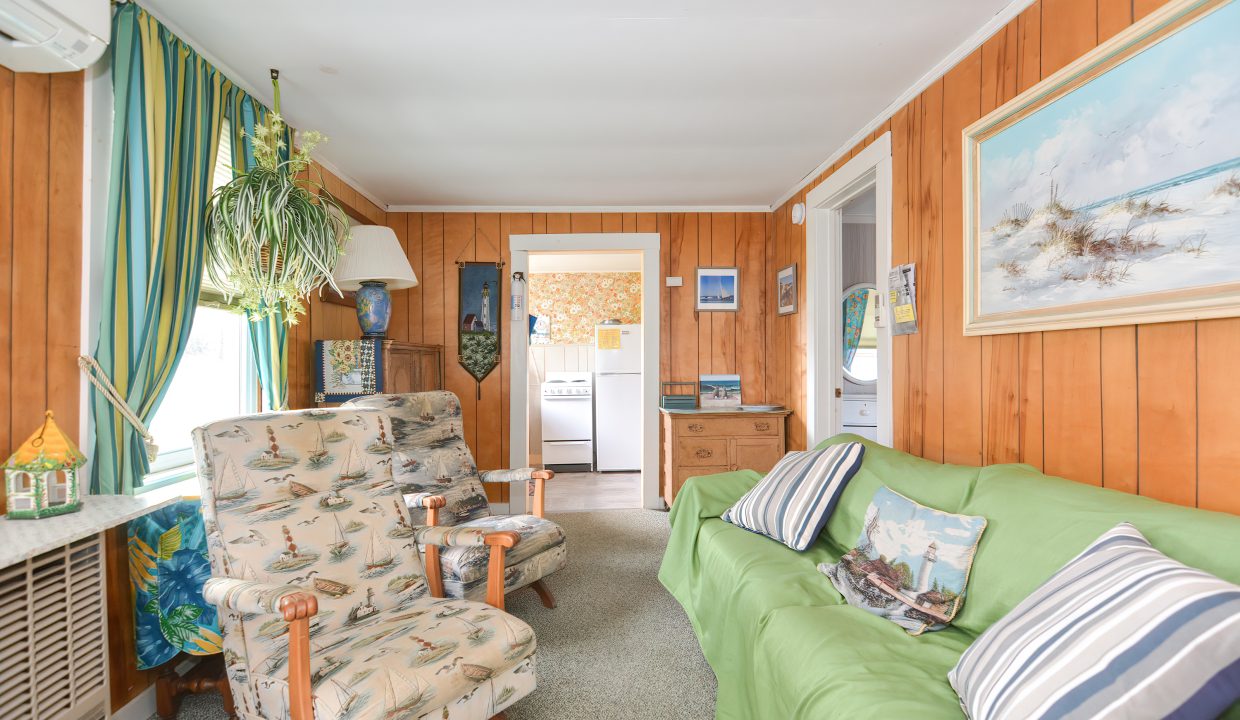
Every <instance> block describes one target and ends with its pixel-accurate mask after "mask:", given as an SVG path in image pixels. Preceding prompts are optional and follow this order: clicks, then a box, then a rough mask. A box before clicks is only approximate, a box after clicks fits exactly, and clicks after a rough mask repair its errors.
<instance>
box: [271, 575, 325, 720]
mask: <svg viewBox="0 0 1240 720" xmlns="http://www.w3.org/2000/svg"><path fill="white" fill-rule="evenodd" d="M318 611H319V600H318V598H316V597H315V596H314V595H312V594H311V593H306V592H302V593H294V594H292V595H285V596H284V597H283V598H281V599H280V612H281V613H283V615H284V620H285V622H287V623H288V712H289V720H314V702H313V698H312V697H311V696H310V618H311V617H313V616H314V615H315V614H317V613H318Z"/></svg>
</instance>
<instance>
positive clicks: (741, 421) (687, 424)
mask: <svg viewBox="0 0 1240 720" xmlns="http://www.w3.org/2000/svg"><path fill="white" fill-rule="evenodd" d="M783 421H784V418H783V416H780V415H774V416H771V415H765V416H758V417H754V418H743V417H721V418H706V417H702V416H698V417H693V418H678V419H677V423H676V429H677V431H678V432H679V433H680V436H681V437H685V436H701V437H738V436H739V437H750V436H754V435H760V436H768V437H778V436H779V429H780V428H779V426H780V423H782V422H783Z"/></svg>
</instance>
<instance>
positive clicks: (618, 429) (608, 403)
mask: <svg viewBox="0 0 1240 720" xmlns="http://www.w3.org/2000/svg"><path fill="white" fill-rule="evenodd" d="M641 390H642V376H641V375H634V374H625V375H597V376H596V377H595V379H594V425H595V433H594V452H595V455H596V460H597V463H596V464H597V467H598V469H599V471H601V472H606V471H614V470H638V469H640V468H641V461H642V435H641V431H642V400H641Z"/></svg>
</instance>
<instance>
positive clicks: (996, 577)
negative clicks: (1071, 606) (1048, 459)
mask: <svg viewBox="0 0 1240 720" xmlns="http://www.w3.org/2000/svg"><path fill="white" fill-rule="evenodd" d="M963 512H965V513H968V514H970V515H982V516H983V517H985V518H986V520H987V523H988V524H987V526H986V533H985V534H984V535H983V536H982V542H981V545H980V546H979V547H978V551H977V556H976V558H975V559H974V561H973V574H972V577H970V578H969V590H968V595H967V596H966V597H965V603H964V609H963V610H962V611H961V613H960V614H959V615H958V616H957V617H956V621H955V624H956V626H957V627H960V628H963V629H965V630H967V631H970V632H972V633H973V634H974V635H976V634H979V633H981V631H982V630H985V629H986V628H987V627H990V625H991V624H993V623H994V622H995V621H996V620H998V619H999V618H1001V617H1003V616H1004V615H1006V614H1007V613H1008V611H1010V610H1011V609H1012V608H1013V607H1015V606H1016V604H1017V603H1019V602H1020V601H1021V600H1022V599H1024V598H1025V597H1026V596H1028V595H1029V594H1030V593H1032V592H1033V591H1034V589H1036V588H1037V587H1038V586H1039V585H1041V584H1042V583H1043V582H1045V581H1046V579H1047V578H1049V577H1050V576H1051V575H1053V574H1054V573H1055V572H1056V571H1057V570H1059V569H1060V568H1061V567H1063V566H1064V565H1065V564H1067V562H1068V561H1069V560H1071V559H1072V558H1074V557H1076V556H1077V555H1078V554H1079V553H1080V552H1081V551H1082V550H1084V549H1085V548H1086V547H1087V546H1088V545H1089V544H1090V543H1092V542H1093V541H1094V540H1097V539H1098V537H1099V536H1100V535H1102V534H1103V533H1104V532H1106V531H1108V530H1110V529H1111V528H1113V527H1115V526H1116V525H1117V524H1119V523H1120V522H1130V523H1132V524H1133V525H1135V526H1136V528H1137V529H1138V530H1140V531H1141V533H1142V534H1143V535H1145V537H1146V538H1148V539H1149V541H1150V544H1151V545H1153V546H1154V547H1155V548H1157V549H1158V550H1159V551H1161V552H1162V553H1164V554H1166V555H1168V556H1170V557H1172V558H1175V559H1176V560H1179V561H1180V562H1182V563H1184V564H1185V565H1188V566H1190V567H1195V568H1200V569H1201V570H1205V571H1206V572H1208V573H1212V574H1214V575H1217V576H1218V577H1220V578H1223V579H1224V580H1227V581H1228V582H1232V583H1237V584H1240V560H1237V557H1236V553H1235V550H1234V549H1235V548H1240V517H1236V516H1235V515H1228V514H1224V513H1216V512H1207V511H1205V510H1197V509H1194V508H1186V507H1181V506H1179V505H1170V504H1167V503H1161V502H1157V501H1155V500H1151V499H1149V498H1143V497H1139V496H1136V495H1130V494H1128V493H1122V492H1118V491H1115V490H1106V489H1103V488H1099V487H1094V486H1091V485H1084V484H1082V483H1077V482H1072V481H1070V480H1064V479H1061V478H1057V477H1051V476H1048V475H1043V474H1042V473H1040V472H1038V471H1037V470H1036V469H1035V468H1032V467H1030V466H1028V465H991V466H989V467H987V468H984V469H983V470H982V472H981V476H980V477H979V478H978V481H977V483H976V485H975V487H974V489H973V492H972V494H971V496H970V497H969V499H968V501H967V502H966V503H965V505H964V509H963ZM1229 548H1230V550H1229Z"/></svg>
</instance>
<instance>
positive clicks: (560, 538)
mask: <svg viewBox="0 0 1240 720" xmlns="http://www.w3.org/2000/svg"><path fill="white" fill-rule="evenodd" d="M352 406H361V407H369V408H375V409H379V410H382V411H383V412H385V413H387V414H388V415H389V416H390V417H391V418H392V434H393V436H394V437H395V448H396V460H395V465H396V467H395V468H394V469H393V472H394V473H395V477H396V482H397V483H398V484H399V485H400V486H401V490H402V492H404V493H405V497H406V499H407V500H408V501H409V503H410V510H411V512H412V513H413V517H414V522H415V523H424V522H426V523H427V524H431V523H432V522H433V523H435V524H441V525H443V526H447V527H454V528H460V529H462V530H475V531H482V532H498V531H511V532H515V533H517V535H518V536H520V538H521V542H520V543H519V544H518V545H517V546H516V547H515V548H513V549H512V550H511V551H509V552H508V553H507V554H506V555H505V568H504V577H503V581H504V590H505V592H509V593H510V592H513V591H514V590H518V589H520V588H523V587H526V586H531V587H533V589H534V590H535V591H536V592H537V593H538V596H539V598H540V599H541V600H542V602H543V605H545V606H547V607H549V608H553V607H555V597H554V596H553V595H552V594H551V590H550V589H549V588H548V587H547V586H546V584H545V583H544V582H543V579H544V578H546V577H547V576H548V575H550V574H551V573H553V572H555V571H556V570H559V569H560V568H562V567H564V565H565V563H566V562H567V561H568V548H567V545H566V544H565V542H564V531H563V530H562V529H561V528H560V526H559V525H557V524H555V523H553V522H551V521H550V520H547V519H546V518H544V517H543V489H544V484H545V482H546V481H547V480H549V479H551V478H552V477H553V476H554V473H552V472H551V471H549V470H534V469H533V468H522V469H517V470H487V471H483V472H482V473H481V474H480V473H479V472H478V467H477V465H475V464H474V457H473V455H472V454H471V453H470V451H469V446H468V445H466V444H465V438H464V436H463V435H462V426H461V402H460V400H458V399H457V397H456V395H454V394H452V393H450V392H446V391H433V392H422V393H408V394H404V395H368V396H365V397H361V398H355V399H353V400H350V401H349V402H348V403H347V404H346V405H345V407H352ZM483 482H508V483H522V484H524V483H526V482H530V483H532V487H531V489H532V491H533V492H532V494H533V498H534V514H533V515H492V514H491V509H490V504H489V503H488V502H487V496H486V492H485V491H484V490H483V487H482V483H483ZM427 494H429V495H438V496H442V497H443V498H444V499H445V500H446V503H445V504H444V507H443V508H442V509H437V508H432V509H430V515H431V517H430V518H429V520H428V519H427V517H426V515H425V514H424V513H426V512H427V508H426V507H425V505H424V504H423V503H422V501H421V500H420V499H419V498H420V497H421V495H427ZM421 549H422V550H423V552H424V554H425V556H426V566H427V573H428V574H429V575H430V576H431V578H432V579H431V582H432V583H434V581H435V580H434V578H435V575H436V573H435V570H434V566H435V564H436V563H437V562H438V563H439V564H440V565H441V568H442V569H441V573H442V575H441V577H442V578H443V590H444V594H445V595H447V596H449V597H458V598H469V599H475V598H480V597H482V594H483V587H484V584H485V581H486V579H487V557H486V553H485V551H484V549H483V548H477V547H472V548H471V547H446V548H438V547H436V546H435V545H433V544H429V545H428V544H423V545H422V548H421Z"/></svg>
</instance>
